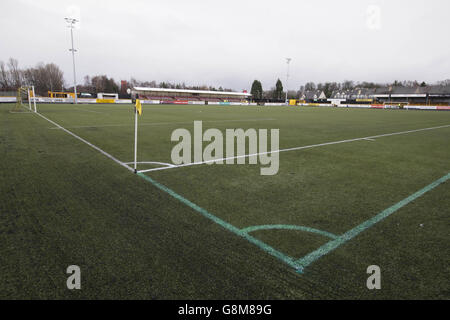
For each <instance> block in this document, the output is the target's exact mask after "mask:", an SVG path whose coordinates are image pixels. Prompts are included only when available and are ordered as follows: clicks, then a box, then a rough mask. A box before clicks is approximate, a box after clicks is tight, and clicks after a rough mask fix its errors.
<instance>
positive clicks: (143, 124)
mask: <svg viewBox="0 0 450 320" xmlns="http://www.w3.org/2000/svg"><path fill="white" fill-rule="evenodd" d="M275 120H276V119H233V120H202V121H203V122H246V121H275ZM193 122H194V120H192V121H183V122H142V123H139V126H158V125H171V124H190V123H193ZM131 126H134V124H105V125H99V126H71V127H67V128H69V129H81V128H103V127H131ZM49 129H52V130H54V129H60V128H58V127H52V128H49Z"/></svg>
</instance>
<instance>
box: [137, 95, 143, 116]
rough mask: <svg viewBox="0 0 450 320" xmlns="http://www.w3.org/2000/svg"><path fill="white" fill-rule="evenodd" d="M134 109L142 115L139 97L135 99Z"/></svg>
mask: <svg viewBox="0 0 450 320" xmlns="http://www.w3.org/2000/svg"><path fill="white" fill-rule="evenodd" d="M136 111H137V113H138V114H139V115H142V105H141V100H139V99H136Z"/></svg>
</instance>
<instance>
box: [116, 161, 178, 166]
mask: <svg viewBox="0 0 450 320" xmlns="http://www.w3.org/2000/svg"><path fill="white" fill-rule="evenodd" d="M136 163H137V164H160V165H162V166H167V167H175V166H176V165H175V164H172V163H167V162H157V161H138V162H136ZM123 164H126V165H130V164H134V162H123Z"/></svg>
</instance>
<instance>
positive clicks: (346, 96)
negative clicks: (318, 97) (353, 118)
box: [328, 86, 450, 105]
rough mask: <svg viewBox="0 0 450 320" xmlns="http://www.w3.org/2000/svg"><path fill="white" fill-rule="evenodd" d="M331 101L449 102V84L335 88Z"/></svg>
mask: <svg viewBox="0 0 450 320" xmlns="http://www.w3.org/2000/svg"><path fill="white" fill-rule="evenodd" d="M328 100H329V101H331V102H335V101H340V102H341V103H361V104H363V103H396V104H424V105H448V104H450V86H445V87H443V86H427V87H413V88H411V87H393V86H389V87H380V88H376V89H368V88H355V89H352V90H335V91H333V93H332V95H331V97H330V99H328Z"/></svg>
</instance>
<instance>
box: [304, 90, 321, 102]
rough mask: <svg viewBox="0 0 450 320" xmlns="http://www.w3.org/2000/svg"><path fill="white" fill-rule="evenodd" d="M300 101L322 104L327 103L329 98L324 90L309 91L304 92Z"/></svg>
mask: <svg viewBox="0 0 450 320" xmlns="http://www.w3.org/2000/svg"><path fill="white" fill-rule="evenodd" d="M299 99H300V100H304V101H306V102H322V101H326V99H327V97H326V95H325V92H323V91H322V90H309V91H304V92H302V93H301V94H300V97H299Z"/></svg>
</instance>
